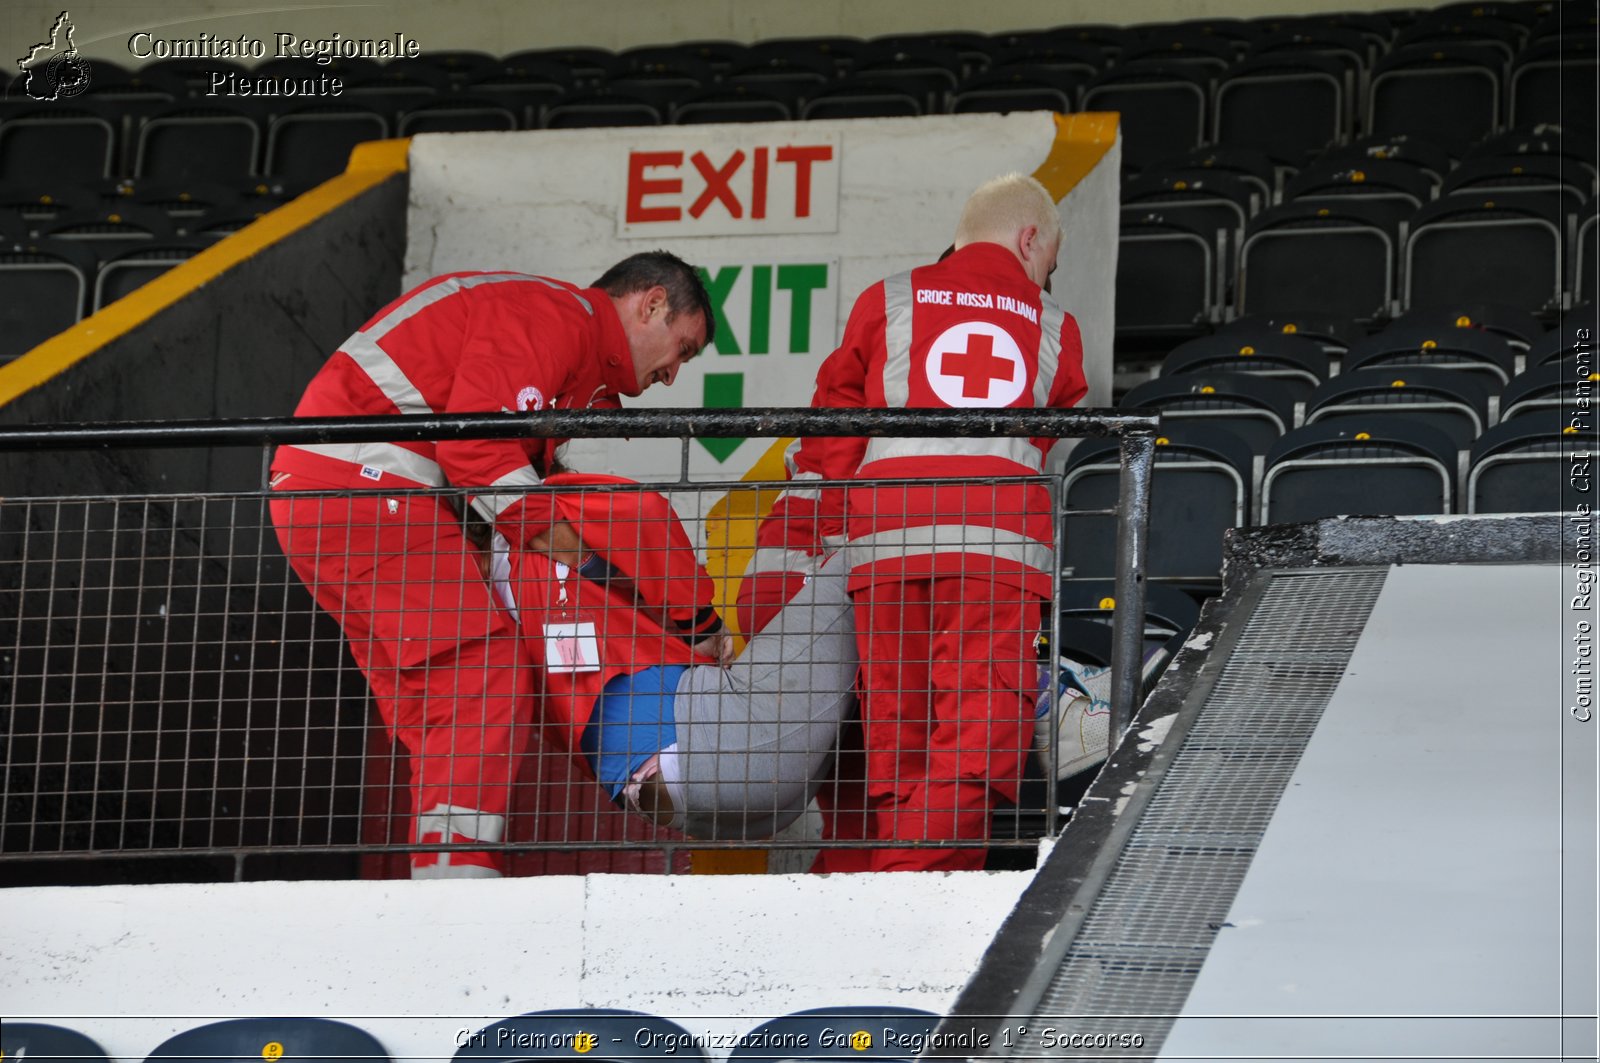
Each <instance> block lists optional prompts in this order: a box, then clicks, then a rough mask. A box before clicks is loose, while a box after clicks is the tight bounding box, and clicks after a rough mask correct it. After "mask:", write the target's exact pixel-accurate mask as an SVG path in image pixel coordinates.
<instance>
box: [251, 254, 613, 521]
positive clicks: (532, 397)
mask: <svg viewBox="0 0 1600 1063" xmlns="http://www.w3.org/2000/svg"><path fill="white" fill-rule="evenodd" d="M638 393H639V386H638V380H637V378H636V377H635V375H634V368H633V359H632V355H631V354H630V352H629V348H628V342H627V337H626V335H625V334H624V333H623V330H622V322H621V320H620V319H619V318H618V317H617V312H616V308H615V307H614V305H613V304H612V302H611V297H610V296H608V295H607V294H606V293H605V292H602V291H600V290H598V289H594V288H577V287H575V286H573V285H571V284H567V283H566V282H564V281H558V280H551V279H550V278H548V277H534V276H530V275H528V274H525V273H452V274H448V275H446V276H443V277H435V278H434V279H433V280H430V281H427V282H426V283H424V284H422V285H421V286H419V287H417V288H414V289H412V290H411V291H409V292H407V293H406V294H405V295H402V296H401V297H400V298H399V299H397V300H395V301H394V302H392V303H390V304H389V305H388V306H386V307H384V308H383V309H382V310H380V311H379V312H378V314H377V315H376V316H375V317H373V318H372V320H370V321H368V322H367V323H366V324H365V325H363V326H362V327H361V329H360V331H358V332H356V334H355V335H353V336H351V337H350V338H349V339H347V340H345V341H344V343H343V344H342V345H341V346H340V348H339V350H338V351H336V352H335V353H334V355H333V357H331V358H329V359H328V362H327V364H326V365H324V366H323V367H322V369H321V370H320V371H319V372H318V373H317V375H316V376H315V377H313V378H312V380H311V384H310V386H308V387H307V388H306V392H305V396H304V397H303V398H302V399H301V400H300V405H299V406H298V407H297V408H296V409H295V416H297V417H348V416H370V415H379V414H382V415H390V414H429V413H496V412H500V411H511V410H541V409H546V408H550V409H553V408H555V407H557V406H559V407H561V408H563V409H569V408H574V407H576V408H583V407H594V406H616V405H618V404H619V403H618V401H617V396H618V395H637V394H638ZM561 442H563V441H562V440H547V439H482V440H446V441H441V442H438V443H426V442H424V443H334V444H302V445H299V446H292V447H281V448H279V450H278V452H277V454H276V455H275V456H274V459H273V462H272V469H273V471H274V472H287V473H298V474H300V475H303V476H306V477H309V478H312V479H315V480H318V481H320V482H322V483H325V484H328V485H331V486H336V487H360V488H382V487H384V486H386V485H389V484H394V485H395V486H396V487H402V488H403V487H414V486H424V487H437V486H443V485H445V484H454V485H456V486H458V487H492V486H505V487H508V488H510V489H511V491H509V492H507V493H503V494H502V493H496V492H492V491H481V492H478V493H477V494H475V495H474V496H473V498H472V504H473V505H474V506H475V508H477V509H478V510H479V511H480V512H481V513H482V514H483V515H484V516H485V517H487V518H490V519H492V520H494V522H495V525H496V527H497V528H498V529H499V531H500V532H501V534H503V535H505V536H506V538H507V539H508V540H509V541H510V542H512V543H513V544H516V545H518V546H520V545H522V544H523V543H525V542H527V540H528V539H529V538H530V537H531V536H533V535H535V534H537V533H538V532H541V531H543V530H544V529H546V528H547V527H549V525H550V524H551V522H552V511H551V508H550V495H548V494H547V493H544V492H537V493H535V494H532V495H524V494H523V493H522V491H521V489H522V488H527V487H537V486H538V485H539V484H540V483H542V482H543V479H542V476H541V473H540V470H547V469H549V468H550V460H551V458H552V457H553V456H554V452H555V448H556V446H557V445H559V443H561Z"/></svg>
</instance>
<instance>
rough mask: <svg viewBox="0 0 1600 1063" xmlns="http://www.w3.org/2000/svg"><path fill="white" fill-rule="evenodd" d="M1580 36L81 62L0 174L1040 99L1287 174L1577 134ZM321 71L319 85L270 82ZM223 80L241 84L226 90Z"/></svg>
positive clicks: (318, 155)
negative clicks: (1219, 148) (1373, 141)
mask: <svg viewBox="0 0 1600 1063" xmlns="http://www.w3.org/2000/svg"><path fill="white" fill-rule="evenodd" d="M1580 12H1582V13H1583V14H1582V15H1580ZM1594 36H1595V22H1594V18H1593V5H1592V4H1574V3H1568V4H1562V5H1551V4H1547V3H1531V4H1529V3H1520V4H1493V5H1483V4H1476V5H1471V6H1470V7H1463V6H1459V5H1450V6H1448V7H1445V8H1441V9H1439V10H1436V11H1433V12H1426V13H1418V12H1414V11H1411V12H1389V13H1375V14H1372V15H1354V14H1350V15H1331V16H1324V17H1308V18H1303V19H1283V18H1273V19H1267V20H1259V21H1257V22H1247V21H1244V20H1229V19H1204V20H1194V21H1192V22H1184V23H1175V24H1167V25H1161V26H1146V27H1134V28H1131V29H1126V30H1117V29H1113V28H1110V27H1101V26H1081V27H1072V26H1067V27H1061V28H1058V29H1055V30H1048V31H1041V32H1039V33H1013V34H998V35H994V36H985V35H983V34H975V33H943V34H929V35H923V36H896V37H890V38H881V39H877V40H873V41H856V40H851V39H848V38H836V37H828V38H811V39H802V40H790V41H772V42H764V43H761V44H755V45H750V46H744V45H739V44H735V43H732V42H721V41H708V42H691V43H687V44H682V45H676V46H665V47H652V48H641V49H634V50H632V51H629V52H624V53H621V54H620V55H619V54H612V53H609V52H606V51H604V50H603V49H593V48H576V49H556V50H545V51H536V52H519V53H516V54H513V55H509V56H505V57H503V58H495V57H492V56H489V55H486V54H481V53H465V52H440V53H433V54H430V55H425V56H419V57H418V58H415V59H401V60H395V61H392V62H390V63H388V64H387V65H384V66H379V65H378V64H376V63H374V62H371V61H363V60H355V59H339V60H337V61H335V62H333V63H332V64H330V65H326V66H324V65H318V63H317V62H316V61H315V60H312V59H279V60H273V61H270V62H268V63H265V64H262V65H261V66H260V67H258V68H256V69H254V70H246V69H245V68H244V67H242V66H240V65H239V64H237V63H232V62H229V61H228V60H213V59H189V60H185V59H168V60H162V61H158V62H155V63H151V64H149V65H147V66H145V67H142V68H140V69H139V70H137V71H133V72H130V71H128V70H125V69H123V68H121V67H118V66H115V65H113V64H110V63H104V62H98V61H96V62H92V63H89V64H88V67H89V71H88V72H89V76H88V77H87V78H86V79H85V80H86V85H87V87H86V89H85V91H84V92H83V93H82V94H81V95H79V96H77V97H75V98H74V99H72V100H68V101H56V102H54V103H51V104H48V105H40V104H37V103H34V102H33V101H30V100H29V99H28V98H27V96H26V95H25V94H24V93H22V92H21V91H20V90H19V88H18V85H17V84H15V83H14V84H13V86H12V87H11V89H10V91H8V93H7V96H6V101H7V102H6V103H5V104H4V105H3V106H0V180H28V179H32V178H34V177H37V176H39V175H40V174H41V172H42V171H43V170H45V169H46V168H48V169H49V171H50V172H53V173H56V174H60V175H65V176H68V177H71V178H73V179H79V180H87V179H93V178H98V177H109V176H117V175H130V176H141V177H152V176H154V177H165V178H176V179H182V180H215V179H231V178H234V177H238V176H242V175H249V174H256V173H265V174H273V175H277V176H283V177H290V178H296V179H307V180H320V179H322V178H325V177H327V176H330V175H331V174H333V173H336V172H338V170H339V168H340V167H341V166H342V165H343V161H344V159H345V157H346V156H347V155H348V153H349V149H350V146H351V145H352V144H354V143H356V142H359V141H362V140H369V139H375V138H381V137H385V136H396V135H398V136H406V135H410V134H413V133H422V132H452V131H469V130H510V129H530V128H547V129H562V128H579V127H595V126H630V125H656V124H662V123H667V122H673V123H683V124H689V123H703V122H729V121H772V120H788V119H795V118H801V119H812V118H849V117H875V116H902V115H922V114H936V113H947V112H949V113H977V112H996V111H1019V110H1041V109H1042V110H1054V111H1063V112H1071V111H1079V110H1098V111H1116V112H1119V113H1121V114H1122V116H1123V135H1124V146H1123V152H1124V165H1125V166H1126V167H1128V168H1129V169H1132V170H1139V169H1143V168H1145V167H1147V166H1149V165H1152V164H1155V163H1157V162H1159V161H1160V160H1161V159H1164V158H1167V157H1170V156H1172V155H1173V154H1175V153H1178V152H1184V151H1191V150H1195V149H1198V148H1200V147H1202V146H1204V145H1208V144H1217V145H1227V146H1229V147H1233V148H1245V149H1253V150H1259V151H1262V152H1265V153H1267V154H1268V155H1270V156H1272V157H1273V158H1274V159H1276V160H1277V161H1278V162H1280V163H1281V164H1285V165H1291V166H1298V165H1300V164H1302V163H1304V162H1305V161H1306V160H1307V159H1308V158H1310V157H1312V156H1314V155H1316V154H1317V153H1319V152H1321V151H1323V150H1325V149H1326V148H1327V147H1328V146H1330V145H1339V144H1343V143H1346V142H1347V141H1348V140H1349V139H1350V138H1351V137H1352V136H1358V135H1373V134H1381V135H1390V134H1395V133H1405V132H1411V133H1415V132H1419V131H1423V130H1426V131H1427V132H1428V135H1429V136H1430V137H1432V138H1434V139H1435V140H1437V141H1439V142H1441V143H1443V144H1445V145H1447V146H1448V147H1451V148H1453V149H1460V148H1463V147H1465V146H1466V145H1468V144H1471V143H1473V142H1475V141H1478V140H1480V139H1482V138H1483V137H1484V136H1486V135H1490V134H1492V133H1494V132H1496V131H1501V130H1505V129H1510V128H1524V127H1529V126H1533V125H1537V124H1556V125H1563V126H1565V127H1567V128H1572V129H1584V130H1587V129H1592V128H1593V127H1594V124H1595V101H1594V93H1593V92H1592V91H1591V90H1592V86H1593V83H1594V78H1595V69H1596V61H1597V60H1596V52H1595V39H1594ZM331 76H337V77H338V78H339V79H340V81H341V84H342V90H341V92H340V94H339V95H338V96H337V97H331V96H327V95H323V96H322V98H320V99H318V100H315V101H308V100H307V99H305V98H304V96H303V95H302V94H301V92H302V90H300V89H295V90H293V94H290V88H289V86H299V85H301V84H302V83H304V82H305V81H307V80H313V81H318V80H321V79H324V78H327V77H331ZM260 79H266V80H265V81H264V82H263V83H262V88H261V89H255V88H254V87H255V86H256V84H257V82H258V80H260ZM239 85H248V86H251V87H252V89H253V90H254V91H260V92H262V93H263V94H262V95H261V96H259V97H257V96H236V95H232V94H231V93H233V92H235V91H236V90H237V87H238V86H239Z"/></svg>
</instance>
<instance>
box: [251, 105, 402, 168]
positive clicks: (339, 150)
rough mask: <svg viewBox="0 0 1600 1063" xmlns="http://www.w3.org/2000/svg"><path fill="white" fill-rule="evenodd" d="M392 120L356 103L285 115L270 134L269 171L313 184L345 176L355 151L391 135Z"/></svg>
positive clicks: (310, 107)
mask: <svg viewBox="0 0 1600 1063" xmlns="http://www.w3.org/2000/svg"><path fill="white" fill-rule="evenodd" d="M389 130H390V125H389V122H388V120H387V119H385V118H384V116H383V115H382V114H381V113H380V112H379V111H378V110H376V109H374V108H372V107H366V106H362V105H361V104H359V103H356V102H353V101H352V102H346V103H314V104H309V105H304V106H301V107H297V108H295V109H294V110H291V111H288V112H286V113H284V114H280V115H278V116H277V117H275V118H274V119H273V120H272V124H271V125H270V126H268V128H267V155H266V163H265V165H264V166H263V171H264V172H265V173H267V174H270V175H273V176H277V177H288V178H292V179H296V180H302V181H308V182H311V183H313V184H315V183H318V182H321V181H326V180H327V179H328V178H330V177H336V176H338V175H339V174H341V173H343V172H344V168H345V165H346V164H347V163H348V162H349V161H350V152H351V150H352V149H353V148H354V147H355V146H356V145H357V144H359V143H361V142H363V141H368V140H382V139H384V138H385V137H387V136H388V135H389Z"/></svg>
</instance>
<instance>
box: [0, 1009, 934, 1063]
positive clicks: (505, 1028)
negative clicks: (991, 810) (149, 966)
mask: <svg viewBox="0 0 1600 1063" xmlns="http://www.w3.org/2000/svg"><path fill="white" fill-rule="evenodd" d="M443 1021H444V1020H441V1022H443ZM938 1023H939V1016H937V1015H935V1014H933V1013H932V1012H929V1011H923V1010H921V1009H918V1008H909V1007H903V1006H896V1005H886V1006H883V1007H863V1006H859V1005H856V1006H848V1007H837V1008H814V1009H811V1010H808V1011H800V1012H795V1013H793V1014H791V1015H784V1016H780V1017H778V1018H776V1019H771V1020H768V1021H767V1022H763V1023H761V1024H759V1025H757V1026H755V1027H753V1028H752V1029H750V1030H748V1031H747V1032H745V1033H743V1034H742V1035H738V1036H736V1037H735V1036H732V1035H730V1037H729V1041H730V1042H731V1050H730V1051H728V1052H727V1053H726V1055H727V1058H730V1059H748V1060H759V1059H769V1060H776V1059H790V1060H810V1059H858V1058H866V1059H878V1060H896V1059H898V1060H906V1061H910V1060H912V1059H915V1058H916V1056H917V1053H918V1048H919V1047H920V1045H922V1044H924V1043H926V1042H927V1040H928V1035H929V1034H930V1033H932V1032H933V1029H934V1027H936V1026H937V1025H938ZM862 1031H865V1033H866V1037H865V1038H864V1039H863V1038H861V1037H860V1036H859V1034H860V1032H862ZM462 1034H463V1035H457V1036H456V1037H455V1038H454V1039H453V1040H452V1041H447V1042H444V1043H441V1044H440V1045H439V1046H438V1048H437V1050H436V1051H435V1052H433V1053H432V1056H433V1057H434V1058H439V1059H445V1058H450V1056H451V1054H452V1053H453V1058H455V1059H461V1060H468V1059H501V1060H534V1059H572V1058H574V1057H575V1056H576V1057H581V1058H583V1059H586V1060H590V1061H592V1063H615V1061H621V1060H638V1059H688V1060H708V1059H710V1058H712V1054H711V1052H710V1051H708V1050H709V1049H711V1048H714V1047H716V1046H713V1045H711V1044H709V1039H708V1038H707V1037H704V1036H698V1037H697V1036H696V1035H694V1034H692V1033H690V1032H689V1031H688V1030H687V1029H685V1028H684V1027H683V1026H681V1025H679V1024H678V1023H676V1022H673V1021H671V1020H669V1019H663V1018H660V1017H659V1016H656V1015H649V1014H646V1013H644V1012H639V1011H624V1010H620V1009H616V1008H580V1009H574V1010H571V1011H536V1012H529V1013H528V1014H525V1015H516V1016H512V1017H510V1018H506V1019H502V1020H500V1021H499V1022H496V1023H492V1024H490V1025H488V1026H485V1027H483V1028H482V1029H481V1030H477V1031H472V1030H467V1031H463V1032H462ZM0 1038H3V1040H4V1044H3V1052H4V1058H6V1059H18V1060H20V1059H23V1058H28V1059H48V1060H51V1061H53V1063H109V1060H108V1057H107V1056H106V1053H105V1050H104V1049H102V1048H101V1047H100V1045H99V1044H98V1043H96V1042H95V1041H94V1039H93V1038H91V1037H88V1036H87V1035H85V1034H83V1033H80V1032H78V1031H76V1030H72V1029H69V1028H67V1027H63V1026H57V1025H53V1024H48V1023H32V1022H13V1021H10V1020H7V1022H6V1023H5V1026H4V1028H3V1029H0ZM716 1054H717V1056H718V1058H721V1057H722V1056H723V1055H724V1053H723V1052H722V1051H720V1050H719V1051H717V1053H716ZM146 1058H147V1059H149V1060H174V1059H178V1060H187V1061H189V1063H238V1061H242V1060H254V1059H264V1060H278V1059H283V1060H292V1061H293V1063H339V1061H353V1060H361V1061H364V1063H389V1060H390V1058H391V1057H390V1054H389V1051H388V1050H387V1049H385V1048H384V1046H383V1044H382V1043H381V1042H379V1040H378V1039H377V1038H376V1037H374V1036H373V1035H372V1034H370V1033H368V1032H367V1031H366V1030H363V1029H361V1028H360V1027H358V1026H354V1025H351V1024H350V1023H346V1022H341V1021H338V1020H334V1019H303V1018H261V1019H227V1020H224V1021H221V1022H213V1023H208V1024H206V1025H204V1026H199V1027H195V1028H193V1029H190V1030H185V1031H183V1032H182V1033H179V1034H176V1035H174V1036H173V1037H170V1038H168V1039H167V1040H165V1041H163V1042H162V1043H161V1044H160V1045H158V1046H156V1047H155V1049H154V1050H153V1051H151V1052H150V1054H149V1056H148V1057H146Z"/></svg>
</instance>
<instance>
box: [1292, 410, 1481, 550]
mask: <svg viewBox="0 0 1600 1063" xmlns="http://www.w3.org/2000/svg"><path fill="white" fill-rule="evenodd" d="M1458 464H1459V460H1458V456H1457V448H1456V447H1455V445H1454V444H1453V443H1452V442H1451V441H1450V438H1449V437H1448V436H1446V435H1445V434H1444V433H1442V432H1440V431H1438V430H1437V429H1435V428H1431V427H1429V426H1428V425H1424V424H1416V423H1413V422H1410V421H1408V420H1406V419H1405V418H1403V417H1386V416H1373V417H1370V418H1359V417H1348V418H1340V419H1339V420H1337V421H1332V422H1329V423H1327V424H1309V425H1305V426H1304V427H1301V428H1297V429H1295V430H1294V431H1293V432H1290V433H1289V434H1288V435H1286V436H1284V437H1283V438H1282V439H1280V440H1279V441H1278V442H1277V443H1276V444H1274V445H1273V447H1272V449H1271V450H1270V451H1268V452H1267V462H1266V472H1265V474H1264V475H1263V477H1262V481H1261V523H1262V524H1297V523H1300V522H1302V521H1308V520H1320V519H1322V518H1324V517H1336V516H1345V515H1348V516H1356V515H1373V514H1393V515H1402V514H1448V513H1452V512H1455V482H1456V468H1457V466H1458Z"/></svg>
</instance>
